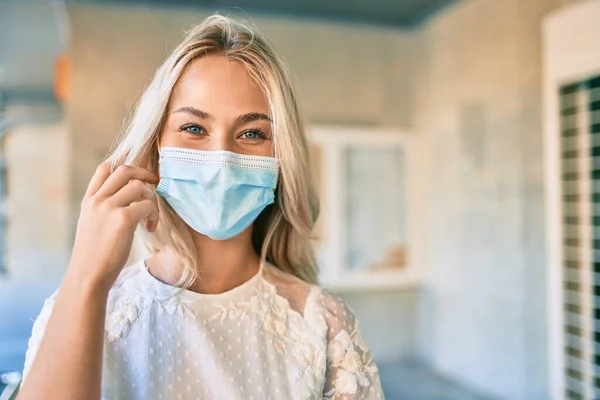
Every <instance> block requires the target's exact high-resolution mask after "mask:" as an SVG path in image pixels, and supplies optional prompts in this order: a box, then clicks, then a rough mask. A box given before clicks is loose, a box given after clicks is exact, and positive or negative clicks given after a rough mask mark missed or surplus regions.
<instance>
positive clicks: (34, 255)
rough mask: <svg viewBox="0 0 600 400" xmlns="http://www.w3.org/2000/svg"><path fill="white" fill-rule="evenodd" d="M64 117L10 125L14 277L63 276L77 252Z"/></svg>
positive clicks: (9, 252) (9, 245)
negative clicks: (71, 254)
mask: <svg viewBox="0 0 600 400" xmlns="http://www.w3.org/2000/svg"><path fill="white" fill-rule="evenodd" d="M67 131H68V130H67V127H66V124H65V123H64V122H60V121H59V122H38V123H35V122H33V121H30V122H29V123H27V124H19V125H16V126H14V127H13V128H9V130H8V131H7V133H6V135H7V137H6V142H5V144H4V153H5V154H6V164H7V165H8V168H7V175H6V181H7V187H6V190H7V202H6V208H7V213H6V216H7V232H6V237H7V242H6V259H5V260H6V263H7V266H8V273H9V277H10V279H11V280H13V279H16V280H21V281H24V280H27V279H29V280H31V281H43V280H47V279H48V278H50V279H52V278H55V277H57V276H60V275H62V273H63V272H64V270H65V269H66V266H67V264H68V261H69V258H70V253H71V242H72V232H71V226H70V224H68V223H66V222H67V221H68V220H69V218H70V206H71V204H70V201H69V200H70V199H69V194H70V182H69V168H70V151H69V150H70V146H69V137H68V135H67Z"/></svg>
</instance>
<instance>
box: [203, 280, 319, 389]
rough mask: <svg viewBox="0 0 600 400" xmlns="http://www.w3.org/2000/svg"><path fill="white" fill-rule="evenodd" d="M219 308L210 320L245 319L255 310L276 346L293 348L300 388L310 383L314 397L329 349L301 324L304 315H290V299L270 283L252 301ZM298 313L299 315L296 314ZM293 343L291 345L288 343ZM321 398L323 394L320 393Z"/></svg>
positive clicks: (309, 387)
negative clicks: (307, 332) (326, 351)
mask: <svg viewBox="0 0 600 400" xmlns="http://www.w3.org/2000/svg"><path fill="white" fill-rule="evenodd" d="M214 307H215V308H217V310H218V311H217V312H216V313H215V314H214V315H212V316H211V317H210V318H209V320H210V321H215V320H220V321H221V322H223V321H225V320H226V319H232V320H233V319H241V320H244V319H246V318H248V317H249V316H250V314H254V315H257V316H258V319H259V320H260V321H261V328H262V330H263V331H264V332H265V333H267V334H268V335H269V337H270V338H271V341H272V343H273V346H274V347H275V349H276V350H277V352H278V353H279V354H285V352H286V351H287V350H291V351H292V354H293V356H294V358H295V359H296V362H297V364H298V365H297V368H296V376H295V378H296V379H297V381H299V382H300V381H301V382H303V385H298V387H299V389H300V388H303V387H305V386H306V388H307V393H306V395H305V398H313V397H314V396H313V395H314V394H315V393H316V392H317V390H318V388H319V385H320V384H321V383H322V381H323V379H324V378H323V377H324V371H323V370H322V368H319V367H320V366H324V365H325V362H324V358H325V350H324V349H323V348H320V347H319V346H318V344H317V343H316V342H315V340H314V338H309V337H308V336H310V335H308V336H307V335H306V334H305V333H306V332H305V330H303V329H301V328H300V327H299V326H298V324H299V323H300V319H302V317H301V316H300V315H297V316H296V315H290V314H293V313H290V311H291V308H290V305H289V303H288V301H287V300H285V299H284V298H282V297H281V296H279V295H277V293H276V292H275V289H274V288H273V287H271V286H267V287H266V288H265V290H257V291H256V294H255V295H254V296H253V297H252V298H250V300H248V301H242V302H235V303H233V302H232V303H229V304H228V305H227V306H223V305H215V306H214ZM296 317H298V318H296ZM288 345H289V346H288ZM318 398H319V399H320V396H319V397H318Z"/></svg>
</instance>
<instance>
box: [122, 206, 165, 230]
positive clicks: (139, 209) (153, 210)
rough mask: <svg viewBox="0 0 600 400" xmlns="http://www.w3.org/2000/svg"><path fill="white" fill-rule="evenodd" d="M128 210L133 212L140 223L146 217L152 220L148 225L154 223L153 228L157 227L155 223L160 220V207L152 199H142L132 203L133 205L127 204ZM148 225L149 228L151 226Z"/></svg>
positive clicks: (133, 215)
mask: <svg viewBox="0 0 600 400" xmlns="http://www.w3.org/2000/svg"><path fill="white" fill-rule="evenodd" d="M126 210H127V211H128V212H129V213H131V215H132V217H133V219H134V220H135V221H137V222H138V223H139V222H141V221H142V220H144V219H146V220H148V221H152V222H151V223H149V224H148V225H152V227H153V230H154V229H156V228H155V227H156V225H155V224H156V222H158V208H157V207H156V204H155V203H154V202H153V201H152V200H149V199H145V200H141V201H136V202H135V203H132V204H131V205H129V206H127V207H126ZM148 225H147V226H146V227H147V228H149V226H148ZM148 230H149V231H151V232H152V231H153V230H150V229H148Z"/></svg>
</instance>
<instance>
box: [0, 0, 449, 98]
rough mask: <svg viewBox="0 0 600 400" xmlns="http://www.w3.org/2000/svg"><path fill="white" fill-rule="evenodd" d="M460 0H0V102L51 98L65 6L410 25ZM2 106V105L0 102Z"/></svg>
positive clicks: (64, 34)
mask: <svg viewBox="0 0 600 400" xmlns="http://www.w3.org/2000/svg"><path fill="white" fill-rule="evenodd" d="M457 1H458V0H62V1H60V0H52V1H49V0H0V103H4V104H6V103H10V102H11V101H13V102H19V103H24V102H25V103H27V102H32V101H37V102H42V103H43V102H46V101H48V100H52V99H53V93H52V89H51V88H52V82H53V67H54V61H55V60H56V57H57V56H58V54H60V53H61V52H62V51H64V50H65V48H66V43H67V36H68V32H67V31H68V23H67V20H68V18H67V5H68V4H73V3H96V4H98V3H107V4H111V5H115V6H117V5H127V6H132V5H140V6H149V5H153V6H160V7H178V8H181V7H186V8H198V9H201V10H209V11H223V10H227V9H229V8H234V7H239V8H241V9H242V10H243V11H245V12H247V13H248V14H251V15H258V14H262V15H276V16H286V17H290V16H291V17H298V18H313V19H314V18H316V19H321V20H331V21H338V22H347V23H359V24H371V25H386V26H395V27H399V28H413V27H416V26H418V25H419V24H421V23H423V22H424V21H426V20H427V18H429V17H430V16H431V15H433V14H434V13H435V12H437V11H439V10H440V9H441V8H443V7H444V6H446V5H448V4H450V3H454V2H457ZM0 105H1V104H0Z"/></svg>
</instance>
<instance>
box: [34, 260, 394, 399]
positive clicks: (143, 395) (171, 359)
mask: <svg viewBox="0 0 600 400" xmlns="http://www.w3.org/2000/svg"><path fill="white" fill-rule="evenodd" d="M55 298H56V292H55V293H54V294H53V295H52V296H50V297H49V298H48V299H47V300H46V302H45V304H44V307H43V309H42V311H41V313H40V315H39V316H38V318H37V319H36V321H35V323H34V325H33V332H32V335H31V338H30V340H29V349H28V350H27V354H26V360H25V368H24V371H23V379H26V377H27V373H28V371H29V369H30V367H31V364H32V362H33V359H34V358H35V355H36V352H37V349H38V346H39V344H40V340H41V338H42V336H43V334H44V330H45V327H46V323H47V321H48V318H49V316H50V313H51V311H52V307H53V304H54V300H55ZM106 315H107V316H106V332H105V345H104V361H103V375H102V399H106V400H109V399H110V400H112V399H157V400H160V399H247V400H263V399H264V400H267V399H273V400H280V399H348V400H350V399H354V400H358V399H383V398H384V395H383V392H382V389H381V382H380V379H379V373H378V370H377V366H376V365H375V362H374V361H373V358H372V356H371V353H370V351H369V347H368V345H367V344H366V343H365V342H364V341H363V339H362V338H361V334H360V331H359V327H358V321H357V320H356V318H355V316H354V314H353V312H352V311H351V310H350V308H349V307H348V306H347V305H346V304H345V303H344V302H343V300H341V299H340V298H339V297H337V296H335V295H333V294H332V293H330V292H329V291H327V290H326V289H323V288H321V287H319V286H316V285H310V284H307V283H306V282H304V281H302V280H300V279H298V278H296V277H294V276H292V275H291V274H288V273H285V272H283V271H281V270H279V269H278V268H276V267H274V266H273V265H270V264H266V265H264V266H261V268H260V270H259V271H258V273H257V274H256V275H255V276H254V277H252V278H251V279H250V280H248V281H246V282H245V283H243V284H242V285H240V286H238V287H236V288H234V289H231V290H229V291H227V292H225V293H221V294H200V293H196V292H192V291H189V290H185V289H180V288H176V287H174V286H171V285H168V284H165V283H163V282H161V281H159V280H158V279H156V278H155V277H154V276H153V275H151V274H150V272H149V271H148V270H147V268H146V266H145V263H144V262H143V261H141V262H139V263H136V264H134V265H132V266H130V267H127V268H125V269H124V270H123V271H122V272H121V274H120V276H119V278H118V279H117V281H116V282H115V284H114V285H113V287H112V289H111V291H110V293H109V297H108V303H107V314H106Z"/></svg>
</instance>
